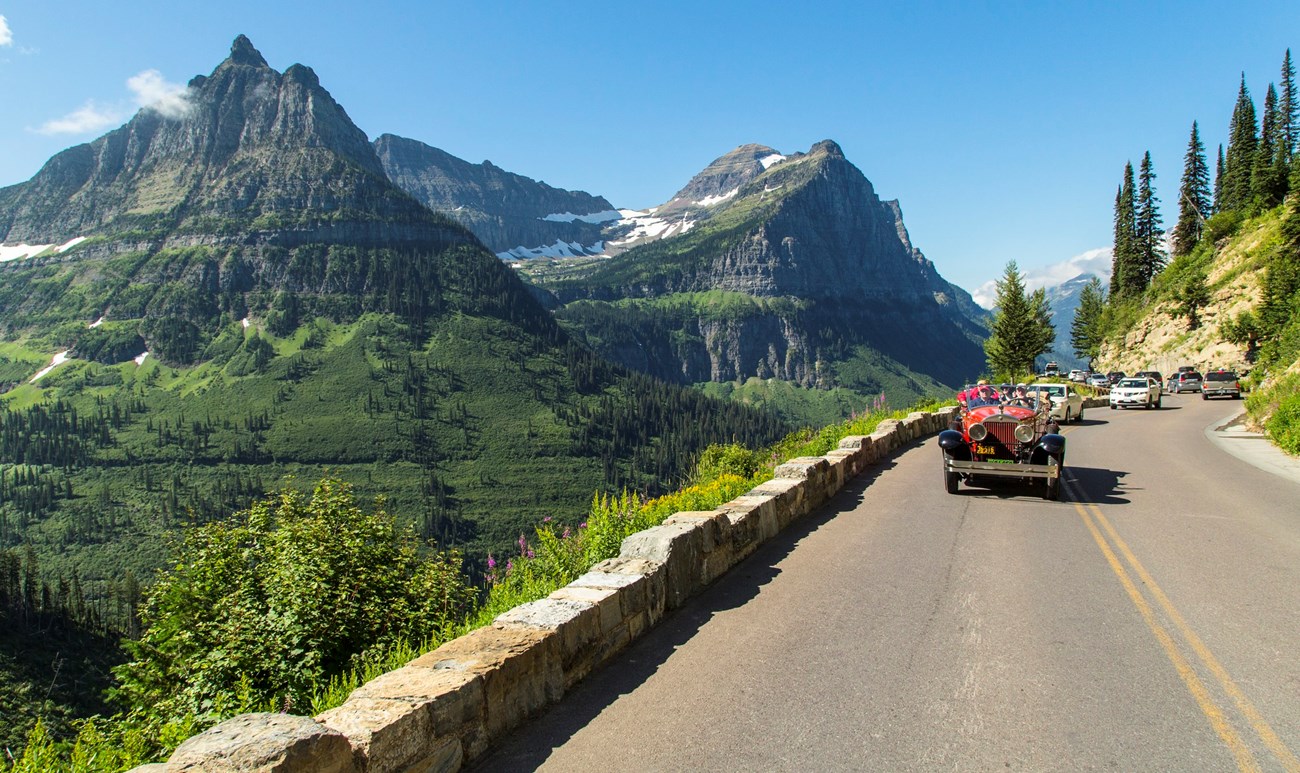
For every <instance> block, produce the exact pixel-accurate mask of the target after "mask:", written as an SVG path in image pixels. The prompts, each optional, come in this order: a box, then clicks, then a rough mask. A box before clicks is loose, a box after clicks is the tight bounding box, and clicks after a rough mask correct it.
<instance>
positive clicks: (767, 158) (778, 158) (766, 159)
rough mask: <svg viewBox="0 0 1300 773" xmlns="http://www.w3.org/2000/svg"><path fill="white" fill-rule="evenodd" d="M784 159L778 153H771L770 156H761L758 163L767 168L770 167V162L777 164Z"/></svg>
mask: <svg viewBox="0 0 1300 773" xmlns="http://www.w3.org/2000/svg"><path fill="white" fill-rule="evenodd" d="M784 160H785V156H783V155H781V154H780V153H773V154H772V155H770V156H763V157H762V158H760V159H759V160H758V163H760V164H762V165H763V168H764V169H769V168H771V166H772V164H779V163H781V162H782V161H784Z"/></svg>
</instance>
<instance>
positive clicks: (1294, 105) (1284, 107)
mask: <svg viewBox="0 0 1300 773" xmlns="http://www.w3.org/2000/svg"><path fill="white" fill-rule="evenodd" d="M1281 89H1282V92H1281V94H1280V96H1279V97H1278V103H1277V125H1278V137H1279V141H1280V145H1281V149H1282V151H1283V153H1284V154H1285V156H1286V162H1287V164H1290V163H1291V160H1292V158H1294V157H1295V153H1296V143H1297V142H1300V94H1297V93H1296V88H1295V65H1294V64H1292V63H1291V49H1289V48H1288V49H1287V50H1286V57H1285V58H1284V59H1283V60H1282V85H1281Z"/></svg>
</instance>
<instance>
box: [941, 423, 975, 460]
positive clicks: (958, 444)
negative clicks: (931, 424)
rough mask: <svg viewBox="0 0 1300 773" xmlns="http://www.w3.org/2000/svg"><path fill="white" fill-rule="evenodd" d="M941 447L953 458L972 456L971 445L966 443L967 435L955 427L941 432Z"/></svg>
mask: <svg viewBox="0 0 1300 773" xmlns="http://www.w3.org/2000/svg"><path fill="white" fill-rule="evenodd" d="M939 447H940V448H942V449H943V450H944V453H946V454H948V455H949V456H952V457H953V458H957V459H961V458H968V457H969V456H970V446H968V445H966V436H965V435H963V434H962V433H960V432H958V431H957V430H955V429H945V430H944V431H943V432H940V433H939Z"/></svg>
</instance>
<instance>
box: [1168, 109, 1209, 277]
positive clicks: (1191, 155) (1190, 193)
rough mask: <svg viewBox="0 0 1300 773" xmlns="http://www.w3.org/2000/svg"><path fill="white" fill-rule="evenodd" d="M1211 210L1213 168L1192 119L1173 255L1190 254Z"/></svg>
mask: <svg viewBox="0 0 1300 773" xmlns="http://www.w3.org/2000/svg"><path fill="white" fill-rule="evenodd" d="M1209 213H1210V170H1209V167H1208V166H1207V165H1206V163H1205V146H1204V145H1202V144H1201V133H1200V130H1199V129H1198V128H1197V126H1196V122H1195V121H1192V136H1191V139H1189V140H1188V141H1187V155H1185V156H1183V180H1182V184H1181V185H1180V186H1179V188H1178V224H1177V225H1175V226H1174V234H1173V236H1174V245H1173V246H1174V255H1175V256H1177V255H1187V254H1188V253H1190V252H1191V251H1192V248H1193V247H1195V246H1196V243H1197V242H1199V241H1200V240H1201V233H1202V231H1203V227H1204V224H1205V218H1206V217H1208V216H1209Z"/></svg>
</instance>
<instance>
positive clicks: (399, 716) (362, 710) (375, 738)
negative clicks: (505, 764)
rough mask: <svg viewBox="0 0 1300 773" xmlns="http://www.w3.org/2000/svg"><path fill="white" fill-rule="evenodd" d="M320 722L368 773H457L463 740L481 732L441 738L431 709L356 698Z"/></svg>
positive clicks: (400, 701)
mask: <svg viewBox="0 0 1300 773" xmlns="http://www.w3.org/2000/svg"><path fill="white" fill-rule="evenodd" d="M399 670H404V669H399ZM419 670H422V671H429V672H432V671H433V670H434V669H427V668H426V669H419ZM316 719H317V721H319V722H321V723H322V724H324V725H326V726H328V727H330V728H332V729H334V730H337V731H339V732H340V733H342V734H344V735H345V736H347V738H348V741H349V742H351V744H352V754H353V761H354V762H355V764H356V767H357V769H358V770H364V771H366V773H400V772H401V771H408V770H421V771H426V770H427V771H435V770H458V769H459V767H460V764H461V763H462V762H463V760H464V756H465V755H464V747H463V746H462V743H461V735H462V733H465V731H466V730H475V729H477V728H462V727H459V726H458V727H456V728H455V731H454V732H449V733H438V732H437V731H435V730H434V720H433V711H432V710H431V707H430V706H429V704H427V703H423V702H420V701H418V700H416V701H412V700H403V699H396V698H364V697H362V698H358V697H356V695H355V693H354V694H353V696H352V697H349V698H348V701H347V702H346V703H344V704H343V705H342V706H339V707H337V708H333V709H330V710H329V711H326V712H324V713H323V714H321V715H320V716H318V717H317V718H316ZM466 734H472V733H466Z"/></svg>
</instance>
